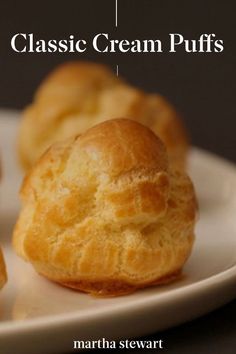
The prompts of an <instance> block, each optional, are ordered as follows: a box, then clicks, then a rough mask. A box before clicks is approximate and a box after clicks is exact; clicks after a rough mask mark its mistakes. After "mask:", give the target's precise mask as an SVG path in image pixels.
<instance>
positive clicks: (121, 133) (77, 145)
mask: <svg viewBox="0 0 236 354" xmlns="http://www.w3.org/2000/svg"><path fill="white" fill-rule="evenodd" d="M21 199H22V211H21V213H20V216H19V219H18V222H17V225H16V227H15V231H14V247H15V250H16V252H17V253H18V255H20V256H21V257H23V258H24V259H25V260H26V261H28V262H31V263H32V265H33V266H34V268H35V269H36V271H37V272H38V273H40V274H42V275H44V276H45V277H47V278H48V279H51V280H53V281H55V282H58V283H60V284H62V285H65V286H67V287H71V288H74V289H77V290H81V291H84V292H88V293H92V294H95V295H103V296H106V295H109V296H111V295H112V296H116V295H121V294H126V293H130V292H132V291H134V290H135V289H138V288H143V287H147V286H150V285H154V284H160V283H163V282H168V281H170V280H172V279H174V278H176V277H177V276H178V275H179V274H180V272H181V269H182V267H183V265H184V264H185V262H186V260H187V259H188V257H189V255H190V253H191V250H192V246H193V241H194V224H195V217H196V198H195V193H194V189H193V185H192V183H191V181H190V179H189V177H188V176H187V175H186V173H185V172H180V171H176V170H173V169H172V167H171V166H170V164H169V161H168V156H167V153H166V149H165V147H164V145H163V143H162V142H161V140H160V139H159V138H158V137H157V136H156V135H155V134H154V133H153V132H152V131H151V130H150V129H148V128H146V127H145V126H143V125H141V124H139V123H137V122H135V121H132V120H127V119H114V120H108V121H106V122H103V123H100V124H98V125H96V126H95V127H93V128H91V129H89V130H88V131H87V132H85V133H84V134H82V135H80V136H77V137H74V138H70V139H68V140H65V141H63V142H60V143H58V144H54V145H52V147H51V148H49V150H48V151H47V152H45V154H44V155H43V156H42V157H41V158H40V159H39V161H38V162H37V163H36V165H35V166H34V167H33V168H32V170H31V172H30V173H29V174H28V175H27V176H26V177H25V180H24V182H23V185H22V188H21Z"/></svg>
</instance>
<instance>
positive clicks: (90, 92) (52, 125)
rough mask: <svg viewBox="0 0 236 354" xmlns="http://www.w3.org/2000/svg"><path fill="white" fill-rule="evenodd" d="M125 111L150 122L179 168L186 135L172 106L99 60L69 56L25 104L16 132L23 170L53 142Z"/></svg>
mask: <svg viewBox="0 0 236 354" xmlns="http://www.w3.org/2000/svg"><path fill="white" fill-rule="evenodd" d="M117 117H127V118H129V119H133V120H137V121H139V122H140V123H142V124H144V125H146V126H148V127H149V128H151V129H152V130H153V131H154V132H155V133H156V134H157V135H158V136H159V137H160V138H161V140H162V141H163V142H164V144H165V145H166V147H167V151H168V154H169V158H170V159H171V161H172V164H174V165H175V166H176V167H177V168H183V167H184V166H185V162H186V155H187V151H188V138H187V134H186V131H185V128H184V127H183V124H182V122H181V119H180V118H179V115H178V113H177V112H176V110H175V109H174V107H173V106H172V105H171V104H170V103H169V102H168V101H167V100H166V99H164V98H163V97H161V96H160V95H157V94H153V95H149V94H146V93H144V92H143V91H141V90H139V89H137V88H135V87H133V86H130V85H128V84H126V83H125V82H124V81H123V80H121V79H120V78H117V77H116V75H114V73H113V72H112V71H111V70H110V69H109V68H107V67H106V66H104V65H101V64H94V63H89V62H80V61H77V62H69V63H66V64H62V65H60V66H59V67H58V68H56V69H55V70H54V71H53V72H52V73H51V74H50V75H49V76H48V77H47V78H46V79H45V80H44V81H43V83H42V84H41V85H40V87H39V88H38V90H37V91H36V94H35V97H34V100H33V102H32V104H31V105H29V106H28V107H26V109H25V110H24V112H23V117H22V120H21V125H20V132H19V143H18V147H19V156H20V160H21V163H22V165H23V166H24V168H25V169H26V170H27V169H29V168H30V167H31V166H32V165H33V164H34V162H35V161H36V160H37V159H38V158H39V156H40V155H41V154H42V153H43V152H44V151H45V150H46V149H47V148H48V147H49V146H50V145H51V144H52V143H54V142H56V141H59V140H63V139H66V138H68V137H70V136H71V135H74V134H82V133H83V132H85V131H86V130H87V129H88V128H90V127H92V126H93V125H95V124H98V123H100V122H102V121H105V120H107V119H112V118H117Z"/></svg>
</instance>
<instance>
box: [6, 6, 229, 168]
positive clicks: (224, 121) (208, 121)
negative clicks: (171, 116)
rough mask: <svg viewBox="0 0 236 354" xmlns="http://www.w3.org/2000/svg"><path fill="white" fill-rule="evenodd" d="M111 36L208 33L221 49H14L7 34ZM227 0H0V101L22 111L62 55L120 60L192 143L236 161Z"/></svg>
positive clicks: (165, 36) (195, 36)
mask: <svg viewBox="0 0 236 354" xmlns="http://www.w3.org/2000/svg"><path fill="white" fill-rule="evenodd" d="M100 32H105V33H109V35H110V37H111V38H118V39H122V38H126V39H130V40H132V39H137V38H139V39H142V38H143V39H144V38H146V39H156V38H160V39H162V41H163V43H164V44H165V43H168V42H169V37H168V34H169V33H175V32H177V33H181V34H183V35H184V36H185V37H186V39H198V38H199V36H200V35H201V34H202V33H207V34H208V33H215V34H216V37H217V38H219V39H223V40H224V48H225V49H224V51H223V52H222V53H186V52H185V51H184V50H180V49H179V50H178V51H177V53H175V54H173V53H168V51H167V50H166V52H165V53H161V54H158V53H142V54H133V53H132V54H128V53H124V54H123V53H120V54H118V53H113V54H109V53H96V52H95V51H94V50H93V49H92V48H88V49H87V51H86V52H85V53H83V54H77V53H71V54H70V53H65V54H63V53H48V54H47V53H16V52H14V51H13V50H12V49H11V46H10V42H11V38H12V36H13V35H14V34H16V33H34V35H35V37H36V38H38V39H39V38H41V39H52V38H53V39H61V38H68V37H69V35H70V34H74V35H75V38H76V37H78V38H86V39H87V40H88V41H89V42H91V40H92V38H93V36H94V35H95V34H96V33H100ZM234 36H235V5H234V1H227V2H221V1H202V0H198V1H181V0H180V1H176V2H174V1H169V0H118V28H115V0H99V1H98V0H77V1H70V0H68V1H50V2H49V1H47V2H41V1H37V2H35V1H31V2H28V1H27V2H26V1H20V2H15V3H14V4H12V3H11V2H10V1H1V2H0V107H9V108H17V109H22V108H23V107H24V106H25V105H26V104H28V103H29V102H30V101H31V100H32V96H33V93H34V91H35V89H36V88H37V86H38V84H39V83H40V82H41V80H42V79H43V78H44V77H45V75H47V73H48V72H49V71H50V70H51V69H52V68H53V67H54V66H55V65H57V64H59V63H61V62H64V61H66V60H71V59H72V60H74V59H81V60H93V61H99V62H104V63H107V64H109V65H110V66H111V67H112V68H113V69H114V70H115V69H116V65H117V64H118V65H119V73H120V76H123V77H124V78H126V79H127V80H128V81H130V82H131V83H133V84H135V85H137V86H139V87H140V88H143V89H145V90H147V91H150V92H159V93H161V94H162V95H164V96H166V97H167V98H169V99H170V101H171V102H173V103H174V104H175V105H176V107H177V108H178V110H179V111H180V112H181V113H182V115H183V119H184V120H185V122H186V125H187V127H188V129H189V131H190V133H191V136H192V142H193V143H194V144H195V145H198V146H200V147H203V148H205V149H208V150H211V151H213V152H215V153H217V154H220V155H222V156H225V157H227V158H228V159H231V160H234V161H235V162H236V134H235V131H236V117H235V113H236V110H235V88H236V84H235V70H234V65H235V54H236V49H235V47H236V46H235V38H234Z"/></svg>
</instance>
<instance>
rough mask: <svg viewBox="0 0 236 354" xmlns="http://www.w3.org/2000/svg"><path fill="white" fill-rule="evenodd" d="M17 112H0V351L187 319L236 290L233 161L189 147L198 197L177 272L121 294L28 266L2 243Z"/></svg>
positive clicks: (14, 174) (7, 231) (138, 331)
mask: <svg viewBox="0 0 236 354" xmlns="http://www.w3.org/2000/svg"><path fill="white" fill-rule="evenodd" d="M16 116H17V113H16V112H15V113H14V112H10V111H1V112H0V144H1V152H2V158H3V168H4V179H3V183H2V185H1V199H2V200H1V210H0V224H1V239H2V243H3V246H4V251H5V258H6V262H7V267H8V275H9V281H8V283H7V286H5V288H4V289H3V290H2V291H1V294H0V319H1V322H0V353H4V354H8V353H17V354H21V353H24V354H27V353H34V354H37V353H39V354H42V353H44V354H47V353H48V354H49V353H50V354H53V353H57V354H60V353H64V352H69V351H72V350H73V340H92V339H93V340H95V339H99V338H103V337H105V338H107V339H119V338H123V339H126V338H131V337H137V336H141V335H146V334H148V333H151V332H154V331H157V330H162V329H165V328H167V327H170V326H174V325H177V324H180V323H182V322H184V321H187V320H191V319H193V318H195V317H197V316H200V315H202V314H205V313H207V312H209V311H211V310H213V309H215V308H217V307H218V306H221V305H223V304H225V303H226V302H227V301H229V300H231V299H233V298H234V297H235V295H236V285H235V284H236V235H235V233H236V218H235V210H236V169H235V167H234V166H232V165H231V164H229V163H228V162H225V161H223V160H222V159H219V158H217V157H214V156H212V155H211V154H209V153H206V152H204V151H201V150H198V149H193V151H192V152H191V154H190V174H191V176H192V178H193V180H194V183H195V186H196V190H197V194H198V197H199V201H200V210H201V213H200V214H201V215H200V221H199V223H198V226H197V237H196V243H195V247H194V252H193V254H192V256H191V258H190V260H189V261H188V263H187V265H186V267H185V268H184V276H183V278H182V279H181V280H179V281H177V282H175V283H173V284H171V285H168V286H161V287H154V288H150V289H146V290H142V291H138V292H136V293H135V294H132V295H129V296H123V297H119V298H111V299H96V298H93V297H91V296H89V295H86V294H81V293H78V292H75V291H72V290H68V289H65V288H62V287H60V286H58V285H56V284H53V283H50V282H49V281H47V280H46V279H44V278H42V277H40V276H39V275H37V274H36V273H35V271H34V270H33V269H32V268H31V266H30V265H28V264H26V263H25V262H24V261H22V260H21V259H19V258H18V257H17V256H15V254H14V253H13V252H12V249H11V246H10V240H11V229H12V226H13V224H14V222H15V220H16V217H17V212H18V208H19V203H18V199H17V190H18V187H19V184H20V180H21V177H22V176H21V174H20V172H19V168H18V167H17V162H16V157H15V139H16V137H15V135H16V130H17V121H16V119H15V117H16Z"/></svg>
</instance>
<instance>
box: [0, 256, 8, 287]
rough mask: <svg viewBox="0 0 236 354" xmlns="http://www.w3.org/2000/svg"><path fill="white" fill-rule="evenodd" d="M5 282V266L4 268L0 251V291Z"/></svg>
mask: <svg viewBox="0 0 236 354" xmlns="http://www.w3.org/2000/svg"><path fill="white" fill-rule="evenodd" d="M6 282H7V272H6V266H5V262H4V258H3V254H2V251H1V249H0V289H1V288H2V287H3V286H4V285H5V283H6Z"/></svg>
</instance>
